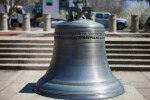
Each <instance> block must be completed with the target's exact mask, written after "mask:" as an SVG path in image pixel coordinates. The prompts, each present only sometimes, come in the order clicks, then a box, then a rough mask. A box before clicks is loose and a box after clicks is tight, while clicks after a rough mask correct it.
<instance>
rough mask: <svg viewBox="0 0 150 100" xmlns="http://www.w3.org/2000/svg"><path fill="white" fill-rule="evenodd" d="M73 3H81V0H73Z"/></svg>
mask: <svg viewBox="0 0 150 100" xmlns="http://www.w3.org/2000/svg"><path fill="white" fill-rule="evenodd" d="M73 3H82V0H73Z"/></svg>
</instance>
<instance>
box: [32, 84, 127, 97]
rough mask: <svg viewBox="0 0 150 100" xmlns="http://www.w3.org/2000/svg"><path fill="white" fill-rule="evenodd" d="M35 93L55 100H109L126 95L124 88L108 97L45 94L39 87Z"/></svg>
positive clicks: (35, 88) (98, 95)
mask: <svg viewBox="0 0 150 100" xmlns="http://www.w3.org/2000/svg"><path fill="white" fill-rule="evenodd" d="M34 92H35V93H36V94H38V95H41V96H45V97H50V98H55V99H69V100H70V99H71V100H72V99H75V100H85V99H86V100H93V99H94V100H95V99H108V98H114V97H117V96H120V95H122V94H124V93H125V90H124V88H122V90H120V91H119V92H117V93H113V94H108V93H107V94H106V95H101V94H97V95H82V96H81V95H67V94H66V95H64V94H59V93H53V92H45V91H42V90H41V89H39V88H38V87H36V86H35V87H34Z"/></svg>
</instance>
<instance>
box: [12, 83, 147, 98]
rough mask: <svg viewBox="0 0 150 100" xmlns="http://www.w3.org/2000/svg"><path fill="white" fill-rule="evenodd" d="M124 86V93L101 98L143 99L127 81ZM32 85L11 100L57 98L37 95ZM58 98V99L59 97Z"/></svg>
mask: <svg viewBox="0 0 150 100" xmlns="http://www.w3.org/2000/svg"><path fill="white" fill-rule="evenodd" d="M123 85H124V88H125V93H124V94H123V95H120V96H118V97H114V98H109V99H103V100H145V99H144V97H143V96H142V95H141V94H140V93H139V92H138V91H137V90H136V89H135V88H134V87H133V86H131V85H130V84H129V83H128V84H127V83H125V84H123ZM33 86H34V85H29V86H26V87H25V88H24V89H22V90H21V91H22V92H21V91H20V92H21V93H18V94H17V95H16V96H15V97H14V98H12V99H11V100H58V99H54V98H49V97H44V96H40V95H37V94H35V93H33V92H32V89H33ZM23 91H28V93H23ZM59 100H60V99H59Z"/></svg>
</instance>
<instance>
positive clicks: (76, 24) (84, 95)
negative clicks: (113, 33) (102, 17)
mask: <svg viewBox="0 0 150 100" xmlns="http://www.w3.org/2000/svg"><path fill="white" fill-rule="evenodd" d="M78 10H79V9H78ZM72 11H77V10H76V9H75V8H71V12H72ZM79 12H80V14H81V13H82V12H81V11H79ZM71 14H72V13H71ZM80 14H78V15H77V16H76V17H73V15H71V16H70V18H69V20H72V21H68V22H63V23H61V24H59V25H57V26H56V31H55V40H54V51H53V57H52V61H51V64H50V67H49V69H48V71H47V73H46V74H45V75H44V76H43V77H42V78H41V79H40V80H39V81H38V82H37V84H36V87H35V89H34V90H35V92H36V93H38V94H40V95H44V96H48V97H53V98H59V99H77V100H78V99H92V100H93V99H101V98H109V97H114V96H118V95H121V94H123V93H124V88H123V86H122V84H121V83H120V81H119V80H118V79H116V78H115V77H114V76H113V74H112V72H111V70H110V68H109V65H108V61H107V57H106V50H105V30H104V26H103V25H102V24H99V23H96V22H94V21H91V20H87V19H82V18H81V15H82V14H81V15H80ZM76 19H78V20H76Z"/></svg>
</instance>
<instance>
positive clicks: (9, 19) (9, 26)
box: [8, 16, 11, 29]
mask: <svg viewBox="0 0 150 100" xmlns="http://www.w3.org/2000/svg"><path fill="white" fill-rule="evenodd" d="M8 28H9V29H10V28H11V17H10V16H9V18H8Z"/></svg>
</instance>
